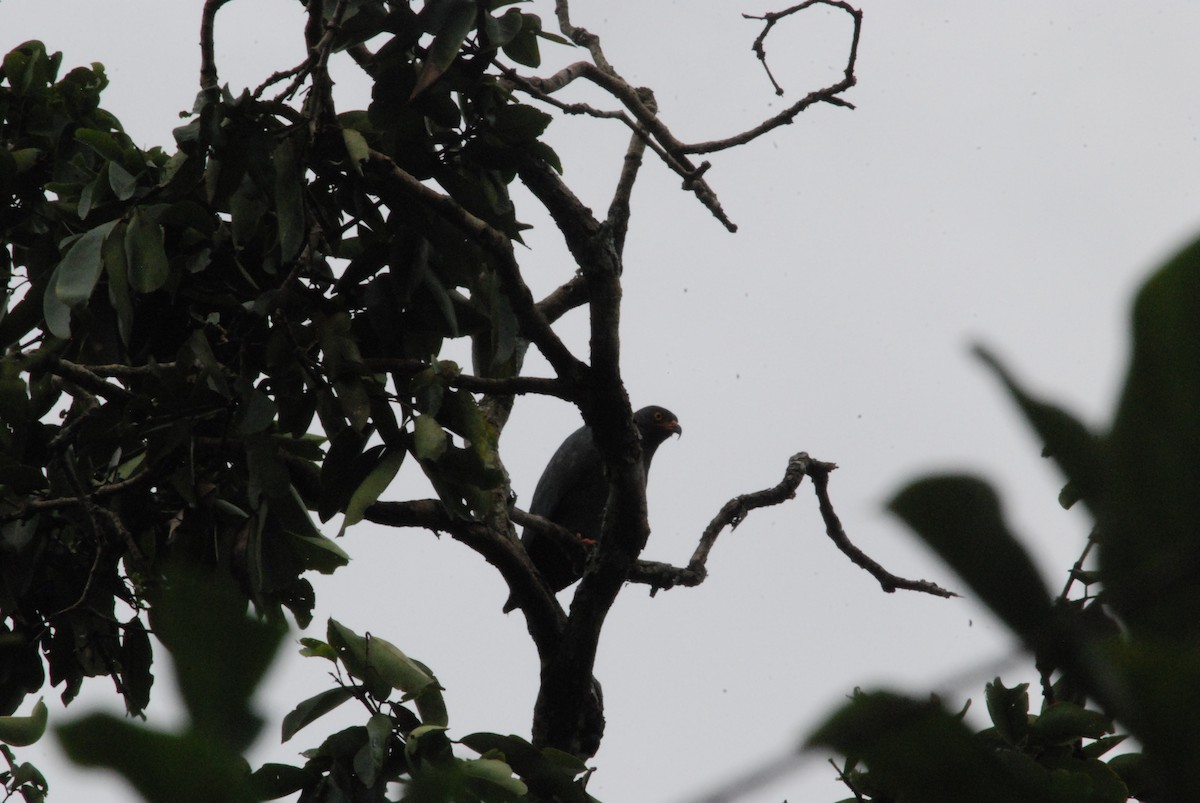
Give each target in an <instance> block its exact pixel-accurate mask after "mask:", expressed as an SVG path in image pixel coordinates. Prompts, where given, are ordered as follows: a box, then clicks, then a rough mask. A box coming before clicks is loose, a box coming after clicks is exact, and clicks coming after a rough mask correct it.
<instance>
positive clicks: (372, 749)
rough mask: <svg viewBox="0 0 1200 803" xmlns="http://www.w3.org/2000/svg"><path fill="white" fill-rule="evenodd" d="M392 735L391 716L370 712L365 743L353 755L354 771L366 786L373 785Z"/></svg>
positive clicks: (381, 766)
mask: <svg viewBox="0 0 1200 803" xmlns="http://www.w3.org/2000/svg"><path fill="white" fill-rule="evenodd" d="M391 735H392V718H391V717H389V716H388V715H387V714H372V715H371V718H370V719H368V720H367V743H366V744H364V745H363V746H362V748H361V749H360V750H359V751H358V753H357V754H356V755H355V756H354V772H355V774H357V775H358V777H359V778H361V779H362V782H363V783H364V784H365V785H366V786H368V787H371V786H374V785H375V780H376V778H377V777H378V775H379V770H380V769H382V768H383V760H384V758H386V757H387V744H388V738H389V737H390V736H391Z"/></svg>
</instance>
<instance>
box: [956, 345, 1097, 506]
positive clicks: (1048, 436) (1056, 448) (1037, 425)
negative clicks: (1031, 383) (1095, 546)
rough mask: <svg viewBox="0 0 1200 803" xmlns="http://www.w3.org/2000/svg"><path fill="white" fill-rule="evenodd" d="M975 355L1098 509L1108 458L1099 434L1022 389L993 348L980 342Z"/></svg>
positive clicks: (1074, 486) (1077, 491)
mask: <svg viewBox="0 0 1200 803" xmlns="http://www.w3.org/2000/svg"><path fill="white" fill-rule="evenodd" d="M975 355H976V356H977V357H979V359H981V360H982V361H983V362H984V363H985V364H986V365H987V366H988V367H989V368H991V369H992V371H993V372H994V373H995V374H996V376H997V377H999V379H1000V381H1001V382H1003V383H1004V386H1005V388H1006V389H1007V390H1008V392H1009V395H1011V396H1012V397H1013V399H1014V400H1015V401H1016V402H1017V405H1018V406H1019V407H1020V408H1021V412H1023V413H1024V414H1025V417H1026V418H1027V419H1028V420H1029V423H1030V424H1031V425H1032V426H1033V428H1034V430H1036V431H1037V433H1038V436H1039V437H1040V438H1041V439H1042V442H1043V443H1044V444H1045V445H1046V452H1047V455H1048V456H1049V457H1052V458H1053V459H1054V461H1055V462H1056V463H1058V465H1059V467H1060V468H1061V469H1062V471H1063V473H1064V474H1065V475H1066V476H1067V480H1068V482H1069V484H1070V487H1071V495H1073V496H1075V497H1077V498H1079V499H1082V500H1083V501H1084V502H1085V504H1087V505H1088V507H1089V508H1090V509H1091V510H1092V511H1093V513H1094V512H1095V511H1096V509H1097V504H1098V500H1099V495H1100V493H1101V492H1102V489H1101V486H1102V482H1103V479H1102V470H1103V465H1104V459H1103V455H1102V453H1101V445H1100V440H1099V438H1097V437H1096V435H1094V434H1093V433H1092V432H1090V431H1089V430H1088V429H1087V427H1085V426H1084V425H1083V424H1082V423H1080V422H1079V421H1078V420H1077V419H1076V418H1074V417H1073V416H1072V415H1070V414H1069V413H1067V412H1065V411H1064V410H1062V409H1060V408H1058V407H1056V406H1054V405H1052V404H1048V403H1046V402H1042V401H1038V400H1037V399H1035V398H1033V397H1032V396H1030V395H1029V394H1028V393H1026V392H1025V391H1024V390H1022V389H1021V387H1020V386H1019V385H1017V382H1016V380H1015V379H1014V378H1013V376H1012V374H1011V373H1009V372H1008V370H1007V369H1006V368H1005V367H1004V366H1003V365H1002V364H1001V363H1000V361H999V360H998V359H997V358H996V357H995V356H994V355H993V354H991V352H989V351H987V350H986V349H984V348H983V347H981V346H977V347H976V348H975Z"/></svg>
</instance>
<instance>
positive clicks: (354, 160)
mask: <svg viewBox="0 0 1200 803" xmlns="http://www.w3.org/2000/svg"><path fill="white" fill-rule="evenodd" d="M342 141H343V142H344V143H346V155H347V156H349V157H350V165H351V166H352V167H353V168H354V172H355V173H358V174H359V175H360V176H361V175H362V166H363V163H364V162H366V161H368V160H369V159H370V158H371V146H370V145H368V144H367V138H366V137H364V136H363V135H362V134H360V133H359V132H357V131H355V130H354V129H353V128H343V129H342Z"/></svg>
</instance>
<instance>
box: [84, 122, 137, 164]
mask: <svg viewBox="0 0 1200 803" xmlns="http://www.w3.org/2000/svg"><path fill="white" fill-rule="evenodd" d="M75 139H76V140H78V141H79V142H82V143H83V144H85V145H87V146H89V147H91V148H92V150H94V151H95V152H96V153H98V154H99V155H100V156H102V157H104V159H105V160H106V161H108V162H119V161H121V160H122V159H124V158H125V149H124V148H122V147H121V146H120V145H119V144H118V143H117V140H116V137H114V136H113V135H112V134H111V133H109V132H108V131H98V130H96V129H93V128H79V129H76V130H75Z"/></svg>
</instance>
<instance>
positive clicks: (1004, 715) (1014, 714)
mask: <svg viewBox="0 0 1200 803" xmlns="http://www.w3.org/2000/svg"><path fill="white" fill-rule="evenodd" d="M986 694H987V709H988V715H989V716H990V717H991V718H992V724H993V725H995V726H996V731H997V732H998V733H999V734H1000V735H1001V736H1002V737H1003V738H1004V741H1005V742H1007V743H1008V744H1010V745H1015V744H1019V743H1020V742H1021V740H1022V739H1024V738H1025V732H1026V730H1028V727H1029V684H1028V683H1018V684H1017V685H1016V686H1014V687H1012V688H1011V689H1007V688H1005V687H1004V684H1003V683H1001V682H1000V678H996V679H995V680H994V681H992V682H991V683H989V684H987V691H986Z"/></svg>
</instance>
